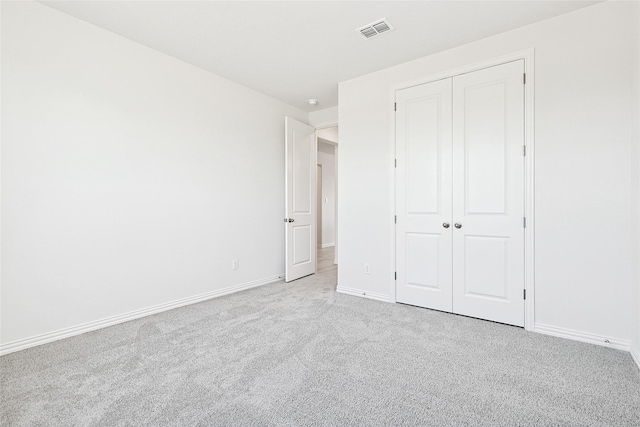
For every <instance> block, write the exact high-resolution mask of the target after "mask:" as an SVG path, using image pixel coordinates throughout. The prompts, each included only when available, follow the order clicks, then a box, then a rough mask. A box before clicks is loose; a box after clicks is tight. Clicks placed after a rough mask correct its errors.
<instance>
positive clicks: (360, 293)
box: [336, 285, 392, 302]
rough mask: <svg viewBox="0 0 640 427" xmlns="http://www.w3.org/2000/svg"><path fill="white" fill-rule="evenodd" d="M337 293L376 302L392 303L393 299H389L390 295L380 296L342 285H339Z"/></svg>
mask: <svg viewBox="0 0 640 427" xmlns="http://www.w3.org/2000/svg"><path fill="white" fill-rule="evenodd" d="M336 292H338V293H340V294H347V295H353V296H356V297H361V298H369V299H373V300H376V301H383V302H392V301H391V298H389V295H385V294H379V293H376V292H367V291H363V290H362V289H356V288H348V287H345V286H340V285H338V287H337V289H336Z"/></svg>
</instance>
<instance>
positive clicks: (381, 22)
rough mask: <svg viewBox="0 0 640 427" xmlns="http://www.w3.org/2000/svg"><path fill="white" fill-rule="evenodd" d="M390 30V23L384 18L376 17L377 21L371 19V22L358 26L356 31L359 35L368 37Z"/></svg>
mask: <svg viewBox="0 0 640 427" xmlns="http://www.w3.org/2000/svg"><path fill="white" fill-rule="evenodd" d="M391 30H393V27H392V26H391V24H390V23H389V22H388V21H387V19H386V18H382V19H378V20H377V21H373V22H372V23H371V24H367V25H365V26H363V27H360V28H358V29H357V30H356V31H358V32H359V33H360V35H362V37H364V38H365V39H370V38H372V37H375V36H377V35H380V34H382V33H386V32H388V31H391Z"/></svg>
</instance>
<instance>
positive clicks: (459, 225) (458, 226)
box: [453, 222, 462, 228]
mask: <svg viewBox="0 0 640 427" xmlns="http://www.w3.org/2000/svg"><path fill="white" fill-rule="evenodd" d="M453 226H454V227H455V228H462V224H460V223H459V222H456V223H455V224H453Z"/></svg>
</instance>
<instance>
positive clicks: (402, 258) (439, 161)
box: [396, 79, 453, 311]
mask: <svg viewBox="0 0 640 427" xmlns="http://www.w3.org/2000/svg"><path fill="white" fill-rule="evenodd" d="M396 158H397V167H396V182H397V191H396V195H397V199H396V213H397V224H396V263H397V278H396V299H397V301H398V302H402V303H406V304H412V305H418V306H421V307H427V308H433V309H437V310H444V311H451V304H452V295H451V289H452V283H451V281H452V277H451V273H452V271H451V262H452V260H451V256H452V248H451V233H452V229H453V227H452V225H450V222H451V215H452V212H451V209H452V206H451V205H452V201H451V79H445V80H440V81H437V82H433V83H429V84H425V85H421V86H416V87H413V88H409V89H404V90H401V91H398V92H396Z"/></svg>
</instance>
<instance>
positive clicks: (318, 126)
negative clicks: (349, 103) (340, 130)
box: [314, 119, 340, 142]
mask: <svg viewBox="0 0 640 427" xmlns="http://www.w3.org/2000/svg"><path fill="white" fill-rule="evenodd" d="M336 126H339V125H338V119H335V120H327V121H324V122H320V123H317V124H316V125H315V126H314V127H315V128H316V130H320V129H326V128H332V127H336ZM338 142H340V141H338Z"/></svg>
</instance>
